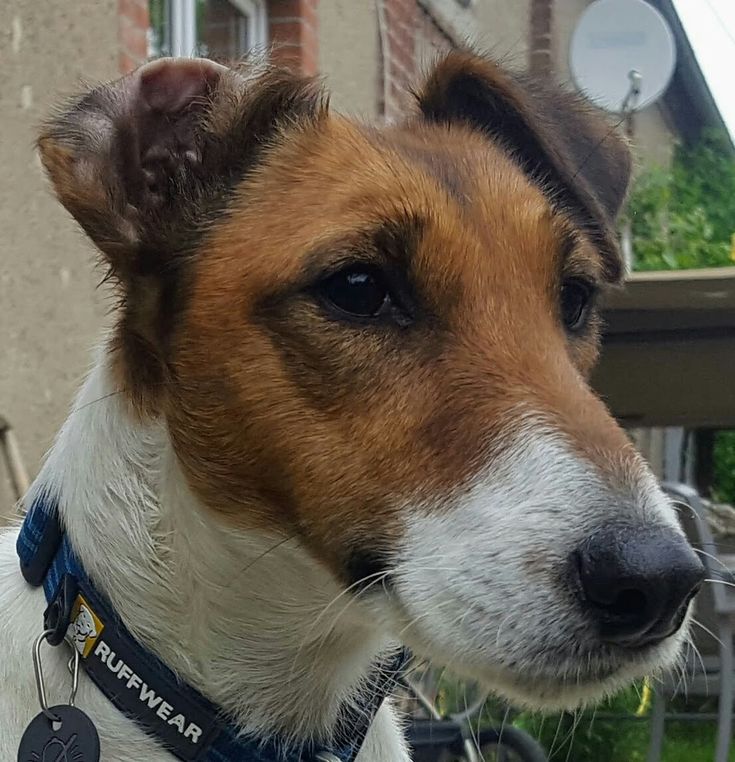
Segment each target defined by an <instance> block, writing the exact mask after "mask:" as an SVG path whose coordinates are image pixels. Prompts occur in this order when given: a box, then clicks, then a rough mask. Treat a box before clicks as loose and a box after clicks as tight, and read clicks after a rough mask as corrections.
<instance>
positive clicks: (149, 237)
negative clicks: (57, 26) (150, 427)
mask: <svg viewBox="0 0 735 762" xmlns="http://www.w3.org/2000/svg"><path fill="white" fill-rule="evenodd" d="M40 148H41V154H42V158H43V162H44V164H45V166H46V168H47V170H48V172H49V174H50V176H51V178H52V180H53V182H54V184H55V186H56V191H57V193H58V195H59V197H60V199H61V201H62V202H63V203H64V204H65V205H66V207H67V208H68V209H69V210H70V211H71V213H72V214H73V215H74V216H75V217H76V219H77V220H78V221H79V222H80V224H81V225H82V227H83V228H84V229H85V230H86V232H87V233H88V234H89V236H90V237H91V238H92V239H93V241H94V242H95V243H96V244H97V246H98V247H99V249H100V250H101V251H102V252H103V254H104V256H105V258H106V260H107V262H108V264H109V266H110V269H111V272H112V275H113V276H114V278H115V279H116V280H117V281H118V282H119V284H120V290H121V294H122V304H121V311H120V319H119V322H118V325H117V329H116V338H115V345H114V346H115V352H116V355H115V357H116V368H117V372H118V376H119V381H120V384H121V386H122V388H124V389H125V390H126V393H127V394H128V395H129V396H130V399H131V401H132V403H133V404H134V406H135V408H136V409H137V411H138V413H139V414H140V415H143V416H159V417H161V418H163V419H164V420H165V422H166V425H167V427H168V430H169V431H170V434H171V437H172V440H173V443H174V447H175V449H176V452H177V454H178V457H179V459H180V461H181V464H182V467H183V469H184V471H185V473H186V474H187V477H188V480H189V482H190V484H191V486H192V488H193V489H194V490H195V491H196V493H197V494H198V495H199V497H200V498H201V500H202V501H203V503H204V504H205V505H206V506H207V507H208V509H209V510H210V512H211V521H213V522H229V523H230V524H232V525H238V526H240V527H245V528H261V527H268V528H274V527H275V528H276V529H277V530H279V531H282V532H283V533H287V534H289V535H291V534H295V535H297V536H298V537H299V538H300V540H301V541H302V543H303V544H304V545H305V546H306V547H307V548H308V549H309V552H310V553H312V554H313V555H314V556H315V557H316V558H318V559H320V560H321V561H322V562H323V563H324V565H325V567H326V568H328V569H329V570H330V572H331V573H332V574H333V575H335V576H336V577H337V578H338V579H340V580H342V581H343V583H344V585H345V586H353V587H352V591H353V592H355V594H357V595H359V596H360V599H361V601H362V602H363V604H364V605H362V607H361V610H362V611H363V612H364V616H365V618H366V620H367V619H370V620H371V621H372V622H374V623H376V626H380V627H384V628H386V629H387V630H389V631H391V632H392V633H393V634H395V635H397V636H399V637H400V638H401V639H404V640H405V641H407V642H408V643H409V644H411V645H412V646H414V647H415V648H417V649H419V650H420V651H422V652H425V653H427V654H429V655H431V656H433V657H435V658H439V659H444V660H447V661H450V662H451V663H452V664H453V665H454V666H456V667H459V668H460V669H464V670H468V671H471V672H472V673H473V674H474V675H475V676H480V677H483V678H486V679H487V680H488V681H490V682H491V683H492V684H493V685H494V686H495V687H496V688H498V689H499V690H500V691H501V692H504V693H505V694H507V695H509V696H510V697H512V698H515V699H516V700H521V701H526V702H528V703H532V704H534V705H542V706H553V705H571V704H576V703H578V702H580V701H584V700H587V699H590V698H594V697H597V696H599V695H601V694H602V693H603V692H604V691H606V690H608V689H610V688H612V687H614V686H616V685H619V684H620V683H621V681H624V680H628V679H631V678H633V677H635V676H638V675H641V674H643V673H645V672H647V671H649V670H651V669H653V668H656V667H658V666H661V665H663V664H666V663H670V662H671V661H672V660H673V659H674V658H675V657H676V654H677V653H678V651H679V648H680V646H681V643H682V640H683V638H684V632H683V629H682V628H681V625H682V622H683V621H684V620H685V619H686V614H687V607H688V604H689V600H690V598H691V596H692V594H693V592H694V591H695V590H696V587H697V585H698V583H699V581H700V578H701V568H700V566H699V564H698V562H697V561H696V558H695V556H694V555H693V553H692V551H691V549H689V547H688V545H687V544H686V542H685V541H684V540H683V538H682V535H681V532H680V530H679V529H678V526H677V524H676V521H675V518H674V514H673V511H672V509H671V507H670V506H669V505H668V503H667V501H666V499H665V498H664V496H663V495H662V493H661V492H660V490H659V489H658V487H657V485H656V483H655V481H654V479H653V477H652V475H651V474H650V472H649V471H648V469H647V468H646V466H645V465H644V463H643V462H642V461H641V459H640V458H639V456H638V455H637V454H636V452H635V451H634V450H633V448H632V447H631V445H630V444H629V442H628V440H627V439H626V436H625V434H624V433H623V432H622V431H621V429H620V428H619V427H618V426H617V425H616V423H615V422H614V421H613V420H612V418H611V417H610V415H609V414H608V412H607V410H606V409H605V406H604V405H603V404H602V403H601V402H600V401H599V400H598V399H597V398H596V397H595V395H594V394H593V393H592V392H591V391H590V389H589V387H588V385H587V380H586V379H587V376H588V374H589V371H590V369H591V366H592V365H593V363H594V360H595V357H596V355H597V351H598V317H597V314H596V307H595V305H596V301H597V296H598V294H600V292H601V291H603V290H604V289H605V288H606V287H607V286H608V285H609V284H611V283H616V282H617V281H618V280H619V279H620V277H621V262H620V259H619V256H618V252H617V246H616V235H615V228H614V219H615V216H616V214H617V212H618V210H619V208H620V206H621V204H622V201H623V198H624V195H625V192H626V188H627V184H628V176H629V171H630V159H629V156H628V151H627V149H626V147H625V146H624V145H623V143H622V142H621V141H620V140H619V138H617V137H616V136H615V135H614V133H613V132H612V131H611V130H610V129H609V128H608V127H607V125H605V124H604V123H603V122H601V121H600V120H599V119H598V117H597V116H596V115H594V114H593V113H591V112H590V111H589V109H588V108H587V107H585V106H584V105H583V104H582V103H581V102H580V101H579V100H578V99H577V98H575V97H573V96H571V95H569V94H565V93H563V92H561V91H558V90H556V89H554V88H549V87H548V86H540V85H538V84H534V83H533V82H532V81H525V80H524V79H522V78H518V77H515V76H511V75H509V74H508V73H506V72H504V71H502V70H501V69H499V68H498V67H496V66H495V65H494V64H492V63H491V62H489V61H487V60H485V59H482V58H479V57H476V56H473V55H471V54H468V53H455V54H451V55H450V56H448V57H447V58H446V59H445V60H443V61H442V62H440V63H439V64H438V65H437V66H436V67H435V69H434V71H433V72H432V73H431V75H430V76H429V78H428V80H427V82H426V84H425V85H424V87H423V89H422V90H421V91H420V92H419V94H418V98H417V108H416V112H415V113H414V114H413V115H411V116H410V117H408V118H407V119H406V121H405V122H404V123H402V124H399V125H396V126H392V127H388V128H384V129H375V128H370V127H366V126H361V125H358V124H355V123H353V122H351V121H349V120H347V119H345V118H342V117H340V116H336V115H333V114H331V113H330V111H329V108H328V104H327V101H326V98H325V96H324V94H323V93H322V91H321V89H320V87H319V86H318V84H317V83H315V82H314V81H311V80H306V79H302V78H299V77H297V76H295V75H291V74H287V73H284V72H280V71H273V70H265V71H262V72H252V71H251V72H247V71H244V70H243V71H239V70H230V69H226V68H223V67H221V66H218V65H216V64H213V63H211V62H207V61H198V60H179V61H175V60H162V61H158V62H155V63H151V64H148V65H146V66H144V67H142V68H141V69H139V70H138V71H137V72H135V73H134V74H132V75H130V76H128V77H125V78H124V79H122V80H120V81H118V82H116V83H113V84H111V85H109V86H105V87H101V88H99V89H96V90H94V91H92V92H91V93H89V94H87V95H85V96H84V97H82V98H81V99H80V100H78V101H76V102H74V103H73V104H72V105H71V106H70V107H69V108H67V109H66V110H64V111H63V113H61V114H60V115H59V116H58V117H57V118H55V119H53V120H52V121H51V122H49V124H48V125H47V126H46V128H45V130H44V132H43V135H42V137H41V139H40Z"/></svg>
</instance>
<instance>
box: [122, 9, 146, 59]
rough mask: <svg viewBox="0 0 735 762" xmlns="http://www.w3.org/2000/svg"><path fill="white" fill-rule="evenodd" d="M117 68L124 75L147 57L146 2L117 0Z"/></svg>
mask: <svg viewBox="0 0 735 762" xmlns="http://www.w3.org/2000/svg"><path fill="white" fill-rule="evenodd" d="M117 13H118V41H119V49H118V66H119V67H120V72H121V73H122V74H125V73H127V72H129V71H132V70H133V69H134V68H135V67H136V66H139V65H140V64H142V63H143V62H144V61H145V60H146V58H147V57H148V0H118V3H117Z"/></svg>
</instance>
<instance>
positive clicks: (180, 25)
mask: <svg viewBox="0 0 735 762" xmlns="http://www.w3.org/2000/svg"><path fill="white" fill-rule="evenodd" d="M148 7H149V15H150V27H149V30H148V56H149V58H158V57H160V56H201V57H204V58H212V59H214V60H215V61H231V60H233V59H236V58H240V57H241V56H242V55H244V54H245V53H247V52H249V51H250V50H253V49H254V48H255V49H258V48H264V47H265V46H266V44H267V42H268V31H267V23H266V13H265V6H264V3H263V0H150V2H149V5H148Z"/></svg>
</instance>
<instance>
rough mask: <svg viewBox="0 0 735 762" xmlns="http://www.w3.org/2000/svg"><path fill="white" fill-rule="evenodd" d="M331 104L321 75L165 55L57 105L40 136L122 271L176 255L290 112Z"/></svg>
mask: <svg viewBox="0 0 735 762" xmlns="http://www.w3.org/2000/svg"><path fill="white" fill-rule="evenodd" d="M325 108H326V106H325V99H324V97H323V96H322V94H321V92H320V89H319V87H318V86H317V85H316V84H315V83H314V81H312V80H308V79H303V78H300V77H297V76H295V75H292V74H289V73H287V72H285V71H280V70H268V71H264V72H262V73H260V74H256V75H252V74H250V75H247V74H246V73H245V72H244V71H238V70H232V69H227V68H225V67H224V66H220V65H219V64H216V63H213V62H212V61H208V60H204V59H162V60H159V61H155V62H153V63H149V64H146V65H144V66H142V67H140V68H139V69H137V70H136V71H135V72H133V73H132V74H130V75H128V76H126V77H123V78H122V79H120V80H118V81H116V82H113V83H112V84H108V85H103V86H101V87H99V88H97V89H95V90H92V91H91V92H89V93H87V94H86V95H83V96H82V97H81V98H79V99H77V100H76V101H74V102H72V103H71V104H69V105H67V106H66V107H65V108H62V109H61V110H60V111H59V113H58V114H56V115H55V116H54V117H53V118H52V119H50V120H49V121H48V122H47V123H46V125H45V126H44V128H43V131H42V133H41V136H40V138H39V141H38V145H39V149H40V153H41V159H42V161H43V164H44V166H45V168H46V170H47V171H48V174H49V176H50V178H51V180H52V182H53V184H54V187H55V190H56V193H57V195H58V197H59V199H60V200H61V202H62V203H63V204H64V206H66V208H67V209H68V210H69V211H70V212H71V213H72V215H73V216H74V217H75V218H76V219H77V221H78V222H79V223H80V225H81V226H82V227H83V228H84V230H85V231H86V232H87V234H88V235H89V236H90V238H92V240H93V241H94V242H95V243H96V244H97V246H98V247H99V249H100V250H101V251H102V252H103V253H104V254H105V256H106V258H107V260H108V262H109V264H110V265H111V268H112V271H113V274H115V275H116V276H117V277H118V278H119V279H120V280H122V281H123V282H125V281H127V280H128V279H129V278H130V277H133V276H135V275H136V274H143V273H148V274H151V273H154V272H155V271H156V270H157V269H159V268H162V269H166V268H168V267H170V261H167V260H168V259H169V258H170V257H171V256H173V255H175V254H176V253H177V251H180V250H181V249H186V248H187V243H188V241H187V236H188V235H189V234H190V233H191V231H192V230H193V229H195V228H200V227H201V223H202V222H203V220H202V217H203V215H206V214H207V213H211V212H212V211H213V207H216V206H217V204H218V203H219V204H221V203H223V201H224V199H223V196H226V193H227V190H228V188H230V187H231V186H232V185H233V184H234V183H235V182H237V181H238V180H239V179H241V178H242V176H243V174H244V173H245V172H246V171H247V169H248V168H249V167H250V166H251V165H253V164H254V163H256V162H257V159H258V155H259V153H260V152H261V151H262V150H263V148H264V145H265V144H266V143H267V142H268V141H269V140H270V139H271V138H272V137H273V136H274V134H275V133H276V132H277V131H278V130H279V129H280V128H281V127H282V126H283V124H284V123H285V122H286V121H288V123H289V124H295V123H297V122H299V121H302V120H305V119H307V120H311V119H316V118H317V117H318V116H319V115H320V114H321V113H322V112H323V111H324V109H325Z"/></svg>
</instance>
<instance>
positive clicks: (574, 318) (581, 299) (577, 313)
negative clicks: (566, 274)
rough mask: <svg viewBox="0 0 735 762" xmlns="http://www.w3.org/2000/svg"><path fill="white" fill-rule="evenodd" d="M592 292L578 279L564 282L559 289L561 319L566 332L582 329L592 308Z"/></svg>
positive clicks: (589, 287) (590, 287)
mask: <svg viewBox="0 0 735 762" xmlns="http://www.w3.org/2000/svg"><path fill="white" fill-rule="evenodd" d="M593 296H594V290H593V288H592V286H591V285H590V284H589V283H587V282H586V281H584V280H580V279H579V278H569V279H568V280H565V281H564V283H563V284H562V287H561V319H562V322H563V323H564V327H565V328H566V329H567V330H568V331H579V330H580V329H582V328H583V327H584V326H585V324H586V322H587V318H588V317H589V313H590V309H591V308H592V299H593Z"/></svg>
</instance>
